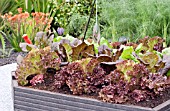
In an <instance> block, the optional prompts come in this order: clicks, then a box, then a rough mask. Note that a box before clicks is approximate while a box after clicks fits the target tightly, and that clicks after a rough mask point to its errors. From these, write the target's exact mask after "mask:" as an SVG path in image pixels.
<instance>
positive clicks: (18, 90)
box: [13, 36, 170, 111]
mask: <svg viewBox="0 0 170 111" xmlns="http://www.w3.org/2000/svg"><path fill="white" fill-rule="evenodd" d="M139 43H140V44H136V43H126V42H123V43H120V42H115V43H108V41H107V40H106V39H104V38H101V40H100V43H95V42H94V41H93V40H90V39H88V40H85V41H81V40H79V39H76V38H73V37H70V36H67V37H58V38H57V39H55V42H54V43H52V44H51V47H50V46H47V47H44V48H35V47H33V49H31V51H30V52H29V53H28V55H27V56H26V57H25V58H22V60H20V59H21V57H20V59H19V60H18V61H20V62H19V63H18V67H17V70H16V79H17V81H13V87H14V108H15V109H18V110H35V111H39V110H57V111H60V110H61V111H66V110H71V111H76V110H80V111H89V110H90V111H105V110H106V111H116V110H128V111H134V110H135V111H136V110H139V111H152V110H159V111H164V110H169V108H170V100H169V99H168V98H166V99H165V98H164V99H163V98H161V97H166V95H167V92H169V84H170V83H169V73H170V71H169V68H170V66H169V63H170V59H169V54H170V53H169V48H163V47H162V44H163V39H161V38H160V37H153V38H149V37H145V38H143V39H141V40H140V41H139ZM100 44H102V45H100ZM103 44H104V45H103ZM28 47H29V45H27V49H30V47H29V48H28ZM45 90H46V91H45ZM73 95H74V96H73ZM158 99H161V100H163V101H162V102H161V101H160V102H159V103H157V100H158ZM102 101H103V102H102ZM115 103H119V104H115ZM120 103H121V104H120ZM152 103H153V104H155V105H153V104H152ZM156 103H157V104H156ZM147 104H149V105H147ZM142 106H143V107H142Z"/></svg>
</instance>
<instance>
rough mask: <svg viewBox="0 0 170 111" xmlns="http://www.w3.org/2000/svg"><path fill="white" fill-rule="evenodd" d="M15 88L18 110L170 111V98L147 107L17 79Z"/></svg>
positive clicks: (15, 105)
mask: <svg viewBox="0 0 170 111" xmlns="http://www.w3.org/2000/svg"><path fill="white" fill-rule="evenodd" d="M13 89H14V109H15V110H16V111H20V110H26V111H170V100H168V101H166V102H164V103H162V104H160V105H159V106H157V107H155V108H145V107H140V106H133V105H121V104H110V103H104V102H101V101H99V100H95V99H90V98H83V97H78V96H72V95H66V94H60V93H52V92H48V91H42V90H36V89H32V88H26V87H21V86H18V84H17V82H16V81H13Z"/></svg>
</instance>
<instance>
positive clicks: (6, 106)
mask: <svg viewBox="0 0 170 111" xmlns="http://www.w3.org/2000/svg"><path fill="white" fill-rule="evenodd" d="M16 67H17V64H16V63H13V64H8V65H4V66H1V67H0V111H14V107H13V90H12V77H11V71H14V70H16Z"/></svg>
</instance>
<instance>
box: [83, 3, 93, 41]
mask: <svg viewBox="0 0 170 111" xmlns="http://www.w3.org/2000/svg"><path fill="white" fill-rule="evenodd" d="M95 2H96V0H94V2H93V5H92V9H91V12H90V16H89V19H88V22H87V25H86V29H85V32H84V37H83V41H84V40H85V37H86V33H87V29H88V26H89V23H90V18H91V16H92V14H93V11H94V4H95Z"/></svg>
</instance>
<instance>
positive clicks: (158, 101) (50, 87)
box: [28, 79, 170, 108]
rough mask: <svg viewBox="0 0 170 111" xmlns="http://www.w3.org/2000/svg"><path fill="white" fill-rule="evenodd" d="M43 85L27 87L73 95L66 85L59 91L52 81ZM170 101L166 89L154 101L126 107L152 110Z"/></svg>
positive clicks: (94, 95) (96, 95) (131, 102)
mask: <svg viewBox="0 0 170 111" xmlns="http://www.w3.org/2000/svg"><path fill="white" fill-rule="evenodd" d="M45 81H46V82H45V83H42V84H37V85H36V86H28V87H31V88H35V89H40V90H47V91H51V92H58V93H62V94H68V95H73V94H72V92H71V91H70V89H69V87H68V86H67V85H65V86H64V87H62V88H61V89H56V88H55V86H54V84H53V80H52V79H50V80H45ZM76 96H81V97H87V98H93V99H98V100H100V101H102V100H101V98H99V97H98V96H99V95H98V94H96V93H93V94H90V95H88V94H83V95H76ZM169 99H170V87H167V88H166V89H165V90H164V91H163V92H162V93H161V95H157V96H155V97H154V99H152V98H147V100H145V101H140V102H136V101H135V100H134V99H131V100H128V101H127V102H126V103H123V104H126V105H137V106H142V107H149V108H154V107H156V106H158V105H160V104H161V103H163V102H165V101H167V100H169Z"/></svg>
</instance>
